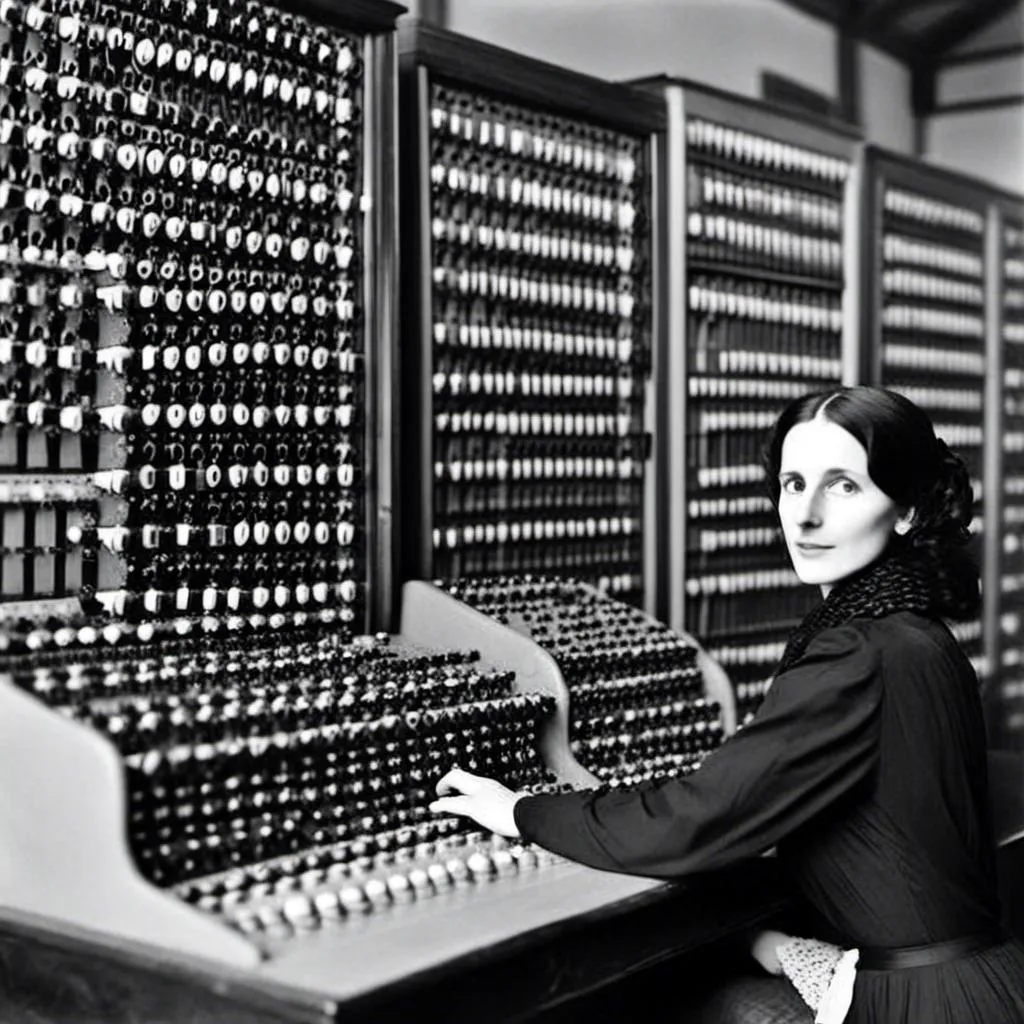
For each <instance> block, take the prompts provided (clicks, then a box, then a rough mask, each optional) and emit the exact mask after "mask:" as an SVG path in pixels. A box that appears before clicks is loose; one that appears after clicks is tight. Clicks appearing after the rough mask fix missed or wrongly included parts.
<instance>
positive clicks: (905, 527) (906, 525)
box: [893, 508, 914, 537]
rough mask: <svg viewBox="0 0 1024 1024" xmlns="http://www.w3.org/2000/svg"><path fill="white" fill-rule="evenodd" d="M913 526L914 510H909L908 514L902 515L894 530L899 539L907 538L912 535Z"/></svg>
mask: <svg viewBox="0 0 1024 1024" xmlns="http://www.w3.org/2000/svg"><path fill="white" fill-rule="evenodd" d="M913 525H914V509H913V508H908V509H907V510H906V512H904V513H903V515H901V516H900V517H899V519H897V520H896V522H895V524H894V525H893V529H894V530H895V531H896V536H897V537H906V535H907V534H908V533H910V528H911V526H913Z"/></svg>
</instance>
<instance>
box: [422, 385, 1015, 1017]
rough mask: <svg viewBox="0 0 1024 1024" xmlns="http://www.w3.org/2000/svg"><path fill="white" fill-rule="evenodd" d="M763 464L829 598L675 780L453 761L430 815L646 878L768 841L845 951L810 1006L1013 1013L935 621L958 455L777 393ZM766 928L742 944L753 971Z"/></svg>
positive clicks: (945, 571) (892, 422)
mask: <svg viewBox="0 0 1024 1024" xmlns="http://www.w3.org/2000/svg"><path fill="white" fill-rule="evenodd" d="M765 465H766V470H767V474H768V485H769V488H770V491H771V494H772V498H773V500H774V502H775V504H776V507H777V509H778V514H779V518H780V521H781V525H782V530H783V534H784V537H785V541H786V545H787V548H788V550H789V554H790V557H791V558H792V561H793V565H794V567H795V569H796V572H797V574H798V575H799V577H800V579H801V580H802V581H803V582H805V583H809V584H814V585H816V586H818V587H820V588H821V592H822V595H823V596H824V598H825V600H824V601H823V602H822V603H821V604H820V605H819V606H818V607H817V608H815V609H814V610H813V611H812V612H811V613H810V614H809V615H808V616H807V617H806V618H805V619H804V621H803V622H802V623H801V624H800V626H799V627H798V628H797V629H796V630H795V631H794V633H793V634H792V636H791V638H790V641H789V643H788V645H787V647H786V650H785V653H784V655H783V658H782V661H781V664H780V666H779V669H778V671H777V673H776V676H775V679H774V682H773V684H772V686H771V688H770V690H769V692H768V694H767V696H766V697H765V700H764V702H763V703H762V706H761V707H760V709H759V710H758V712H757V714H756V715H755V716H754V718H753V719H752V720H751V721H750V722H749V723H748V725H747V726H746V727H745V728H744V729H742V730H741V731H740V732H739V733H737V734H736V735H735V736H733V737H731V738H730V739H729V740H727V741H726V742H725V743H724V744H723V745H722V746H721V747H720V748H719V749H718V750H717V751H715V752H714V753H713V754H712V755H711V756H709V757H708V758H707V759H706V760H705V762H704V764H703V765H702V767H701V768H700V770H699V771H697V772H695V773H693V774H692V775H690V776H688V777H686V778H682V779H672V780H669V781H662V782H657V783H650V784H647V785H644V786H641V787H638V788H636V789H632V790H627V791H601V790H596V791H591V792H578V793H563V794H557V795H540V796H526V795H522V794H516V793H513V792H511V791H510V790H508V789H506V788H505V787H504V786H501V785H500V784H499V783H497V782H495V781H493V780H490V779H483V778H480V777H477V776H472V775H469V774H468V773H466V772H460V771H458V770H454V771H452V772H449V773H448V774H447V775H446V776H445V777H444V778H443V779H442V780H441V781H440V782H439V783H438V787H437V789H438V794H439V799H438V800H437V801H436V802H435V803H434V804H433V805H432V807H433V808H434V809H435V810H437V811H439V812H445V813H454V814H463V815H467V816H469V817H471V818H474V819H475V820H477V821H478V822H479V823H480V824H481V825H483V826H485V827H486V828H490V829H492V830H493V831H495V832H499V833H502V834H504V835H507V836H522V837H524V838H525V839H528V840H532V841H534V842H537V843H539V844H540V845H541V846H544V847H546V848H548V849H550V850H553V851H555V852H557V853H560V854H563V855H564V856H566V857H569V858H571V859H573V860H577V861H580V862H582V863H584V864H589V865H592V866H594V867H597V868H603V869H606V870H610V871H625V872H630V873H635V874H641V875H649V876H653V877H657V878H672V877H678V876H681V875H687V874H690V873H693V872H696V871H705V870H708V869H710V868H716V867H721V866H723V865H726V864H730V863H733V862H734V861H737V860H739V859H740V858H744V857H751V856H754V855H756V854H759V853H761V852H763V851H765V850H767V849H769V848H771V847H777V850H778V855H779V858H780V860H781V861H782V862H783V863H784V864H785V865H786V866H787V867H788V868H789V869H790V870H789V874H790V875H791V877H792V878H793V881H794V885H795V887H796V889H797V895H798V896H799V897H801V898H802V902H805V903H806V904H807V905H808V907H809V908H810V911H811V914H812V915H813V916H812V920H813V922H814V924H813V928H814V930H813V932H811V933H810V934H813V935H814V936H815V938H817V939H822V940H825V941H827V942H829V943H834V944H835V945H836V946H838V947H839V949H840V951H842V950H846V951H853V950H857V951H858V952H857V953H856V954H854V953H852V952H848V953H847V954H846V955H845V956H844V957H843V960H842V969H841V970H839V969H837V970H835V971H832V972H830V978H829V985H830V986H831V987H829V986H826V987H828V988H829V990H828V992H827V996H828V1000H829V1002H830V1005H831V1007H832V1008H831V1010H829V1011H826V1010H825V1009H824V1008H822V1009H821V1011H820V1013H821V1017H820V1019H827V1020H830V1021H832V1020H844V1019H845V1020H847V1021H848V1022H849V1024H1018V1022H1024V948H1022V947H1021V946H1019V945H1017V944H1015V943H1013V942H1011V941H1008V940H1007V938H1006V937H1005V935H1003V934H1002V932H1001V931H1000V928H999V918H1000V908H999V902H998V897H997V895H996V883H995V869H994V850H993V843H992V839H991V829H990V823H989V810H988V793H987V778H986V752H985V745H986V743H985V731H984V724H983V718H982V709H981V701H980V696H979V692H978V683H977V678H976V676H975V674H974V671H973V669H972V667H971V664H970V662H969V661H968V660H967V658H966V657H965V655H964V654H963V652H962V651H961V650H960V648H959V646H958V644H957V642H956V640H955V639H954V637H953V636H952V634H951V633H950V631H949V629H948V628H947V627H946V625H945V624H944V622H943V619H946V618H951V619H964V618H970V617H973V616H975V615H976V614H977V611H978V608H979V602H980V598H979V582H978V572H977V568H976V566H975V564H974V562H973V561H972V559H971V558H970V557H969V555H968V553H967V550H966V545H967V542H968V540H969V532H968V526H969V524H970V521H971V505H972V494H971V486H970V481H969V478H968V475H967V472H966V470H965V468H964V465H963V463H962V462H961V461H960V459H959V458H957V457H956V456H955V455H954V454H952V453H951V452H950V450H949V449H948V448H947V447H946V445H945V444H944V443H943V442H942V441H940V440H938V439H937V438H936V437H935V434H934V431H933V429H932V426H931V423H930V422H929V420H928V418H927V416H926V415H925V414H924V413H923V412H922V411H921V410H920V409H919V408H918V407H917V406H915V405H914V404H913V403H912V402H910V401H908V400H907V399H905V398H903V397H901V396H900V395H898V394H895V393H893V392H889V391H884V390H882V389H877V388H866V387H854V388H840V389H837V390H835V391H831V392H821V393H816V394H812V395H808V396H806V397H804V398H801V399H798V400H797V401H795V402H794V403H792V404H791V405H790V406H789V407H788V408H786V409H785V410H784V412H783V413H782V415H781V417H780V418H779V420H778V423H777V424H776V427H775V429H774V432H773V434H772V436H771V438H770V440H769V442H768V445H767V447H766V450H765ZM785 940H786V937H785V936H781V935H778V934H777V933H774V934H768V935H765V936H762V938H761V940H760V942H759V943H758V946H757V950H756V955H757V956H758V959H759V960H761V962H762V963H763V964H765V965H766V966H768V967H769V969H771V970H777V969H778V966H777V957H776V953H781V952H783V951H785V950H787V949H788V947H787V946H786V945H785ZM909 947H921V948H919V949H917V950H915V951H910V950H909V949H908V948H909ZM858 958H859V962H856V961H857V960H858ZM854 962H856V970H855V972H854V971H853V970H852V969H851V967H852V966H853V964H854ZM841 975H842V976H843V977H845V978H846V982H845V983H844V981H843V978H842V977H840V976H841ZM854 976H855V978H856V980H855V982H854V981H853V979H854ZM766 980H770V979H766ZM777 983H778V984H779V985H787V984H788V983H787V982H785V981H784V980H783V979H777ZM850 985H852V988H853V991H852V1003H850V1005H849V1009H848V1010H847V1008H846V1005H845V1003H846V1002H847V1001H848V1000H849V999H850V991H849V989H850ZM844 988H845V992H844V991H843V990H844ZM801 991H803V989H801ZM819 995H820V992H819ZM793 1019H799V1018H797V1017H794V1018H793ZM806 1019H810V1017H806Z"/></svg>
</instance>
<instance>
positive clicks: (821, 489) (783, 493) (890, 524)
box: [779, 414, 909, 596]
mask: <svg viewBox="0 0 1024 1024" xmlns="http://www.w3.org/2000/svg"><path fill="white" fill-rule="evenodd" d="M779 483H780V485H781V489H780V492H779V518H780V519H781V521H782V532H783V534H784V535H785V538H786V546H787V547H788V548H789V556H790V558H791V559H792V560H793V568H794V569H795V570H796V574H797V576H799V577H800V579H801V581H802V582H804V583H810V584H815V585H817V586H819V587H821V592H822V594H824V595H825V596H828V593H829V591H830V590H831V589H832V587H833V586H834V585H835V584H837V583H838V582H839V581H840V580H843V579H845V578H846V577H847V576H850V575H851V574H852V573H855V572H857V571H858V570H859V569H863V568H864V567H865V566H866V565H869V564H870V563H871V562H873V561H874V560H875V559H876V558H877V557H878V556H879V555H880V554H881V553H882V552H883V551H884V550H885V547H886V545H887V544H888V543H889V539H890V538H891V537H892V535H893V530H894V528H895V526H896V524H897V522H900V521H909V514H905V510H904V509H901V508H898V507H897V505H896V503H895V502H894V501H893V500H892V499H891V498H890V497H889V496H888V495H887V494H886V493H885V492H884V491H882V490H880V489H879V487H878V486H877V485H876V484H875V482H874V481H873V480H872V479H871V477H870V476H868V453H867V452H866V451H865V450H864V447H863V446H862V445H861V443H860V442H859V441H858V440H857V439H856V438H855V437H854V436H853V435H852V434H850V433H848V432H847V431H846V430H844V429H843V428H842V427H840V426H837V425H836V424H835V423H832V422H831V421H830V420H827V419H825V418H824V417H823V416H822V415H820V414H819V415H818V416H817V417H816V418H815V419H813V420H810V421H809V422H807V423H798V424H797V425H796V426H795V427H792V428H791V429H790V431H789V433H788V434H786V437H785V440H784V441H783V443H782V462H781V466H780V468H779Z"/></svg>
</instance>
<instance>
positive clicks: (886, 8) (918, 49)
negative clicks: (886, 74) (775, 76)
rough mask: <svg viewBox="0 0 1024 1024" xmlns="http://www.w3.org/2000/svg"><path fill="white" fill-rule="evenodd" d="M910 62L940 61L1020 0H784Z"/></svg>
mask: <svg viewBox="0 0 1024 1024" xmlns="http://www.w3.org/2000/svg"><path fill="white" fill-rule="evenodd" d="M787 2H788V3H790V5H791V6H793V7H798V8H800V9H801V10H804V11H807V12H808V13H810V14H814V15H815V16H816V17H819V18H824V19H825V20H827V21H829V22H831V23H832V24H834V25H836V26H837V27H840V28H843V29H845V30H846V31H847V32H849V33H850V34H852V35H855V36H857V37H859V38H861V39H863V40H865V41H866V42H869V43H872V44H873V45H875V46H878V47H879V48H880V49H883V50H885V51H886V52H888V53H891V54H893V56H896V57H899V58H900V59H901V60H904V61H906V62H907V63H909V64H912V65H918V66H921V65H924V66H928V65H932V66H934V65H935V64H939V63H941V62H942V58H943V56H944V55H945V54H947V53H949V51H950V50H952V49H953V48H954V47H956V46H958V45H959V44H960V43H962V42H964V41H965V40H966V39H968V38H969V37H970V36H972V35H974V34H975V33H976V32H980V31H981V30H982V29H983V28H985V27H986V26H987V25H989V24H991V23H992V22H994V21H997V20H998V19H1000V18H1003V17H1006V16H1007V15H1009V14H1010V13H1011V12H1012V11H1014V10H1016V11H1017V12H1018V13H1019V14H1020V16H1021V17H1022V18H1024V2H1022V0H787Z"/></svg>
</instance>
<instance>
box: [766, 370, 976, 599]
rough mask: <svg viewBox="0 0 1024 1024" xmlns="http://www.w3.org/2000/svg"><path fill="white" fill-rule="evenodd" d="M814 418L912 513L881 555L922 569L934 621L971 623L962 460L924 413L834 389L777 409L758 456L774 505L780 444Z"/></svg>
mask: <svg viewBox="0 0 1024 1024" xmlns="http://www.w3.org/2000/svg"><path fill="white" fill-rule="evenodd" d="M819 413H820V414H821V415H822V416H824V417H825V419H827V420H829V421H830V422H832V423H834V424H835V425H836V426H838V427H842V429H843V430H845V431H846V432H847V433H849V434H851V435H852V436H853V437H855V438H856V439H857V441H858V442H860V444H861V445H862V447H863V448H864V450H865V452H867V457H868V475H869V476H870V477H871V479H872V480H873V481H874V482H875V484H876V485H877V486H878V487H879V488H880V489H881V490H882V491H884V492H885V493H886V494H887V495H888V496H889V497H890V498H891V499H892V500H893V501H894V502H895V503H896V504H897V506H899V507H900V508H913V509H914V516H913V520H912V523H911V528H910V530H909V532H908V533H907V535H906V536H905V537H896V536H894V537H893V539H892V541H891V542H890V545H889V549H888V553H900V554H903V555H904V556H906V557H908V558H912V559H913V560H914V561H916V562H919V563H923V565H922V567H923V568H925V569H926V570H927V573H928V576H929V578H930V579H931V581H932V587H933V592H934V597H935V610H936V612H938V613H939V614H940V615H943V616H946V617H949V618H954V619H962V618H970V617H971V616H973V615H975V614H977V611H978V608H979V607H980V603H981V595H980V588H979V579H978V576H979V573H978V566H977V562H976V561H975V559H974V557H973V556H972V555H971V554H970V552H969V551H968V550H967V544H968V542H969V541H970V539H971V534H970V529H969V527H970V524H971V519H972V516H973V512H972V508H973V504H974V494H973V491H972V488H971V479H970V475H969V474H968V472H967V467H966V466H965V465H964V463H963V460H962V459H961V458H960V457H959V456H958V455H956V454H955V453H954V452H952V451H950V449H949V448H948V447H947V445H946V443H945V442H944V441H941V440H940V439H939V438H937V437H936V436H935V430H934V428H933V426H932V422H931V420H930V419H929V418H928V415H927V414H926V413H925V412H924V411H923V410H922V409H921V408H919V407H918V406H917V405H915V404H914V403H913V402H912V401H910V399H908V398H904V396H903V395H900V394H898V393H897V392H895V391H888V390H886V389H884V388H875V387H866V386H859V387H840V388H834V389H832V390H829V391H816V392H813V393H811V394H808V395H804V396H803V397H802V398H798V399H796V400H795V401H793V402H791V403H790V404H789V405H788V406H786V408H785V409H784V410H783V411H782V414H781V415H780V416H779V418H778V420H777V421H776V423H775V426H774V428H773V430H772V434H771V436H770V437H769V439H768V442H767V444H766V445H765V447H764V451H763V453H762V462H763V465H764V469H765V473H766V474H767V484H768V491H769V494H770V495H771V499H772V502H773V504H775V505H776V506H778V503H779V493H780V483H779V468H780V466H781V464H782V445H783V442H784V441H785V440H786V435H787V434H788V433H789V431H790V430H791V429H792V428H793V427H794V426H796V425H797V424H798V423H807V422H809V421H810V420H813V419H814V418H815V416H817V415H818V414H819Z"/></svg>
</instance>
